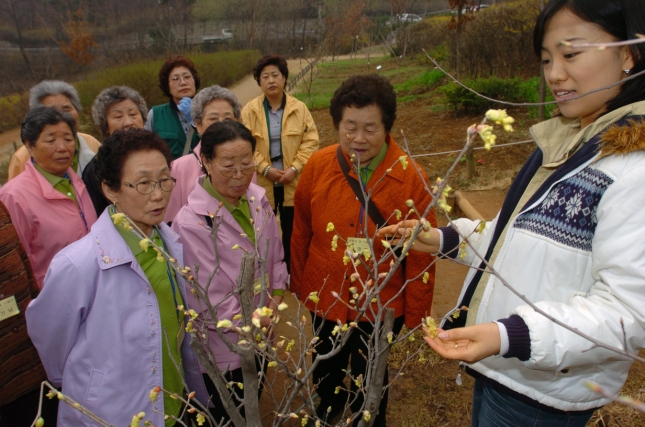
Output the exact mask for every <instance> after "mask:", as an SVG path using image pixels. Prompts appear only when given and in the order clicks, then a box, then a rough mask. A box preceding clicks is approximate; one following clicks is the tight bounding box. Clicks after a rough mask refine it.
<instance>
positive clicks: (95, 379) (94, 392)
mask: <svg viewBox="0 0 645 427" xmlns="http://www.w3.org/2000/svg"><path fill="white" fill-rule="evenodd" d="M104 375H105V372H104V371H99V370H98V369H92V370H91V371H90V380H89V382H88V384H87V390H86V391H85V398H84V399H83V403H82V405H83V406H84V407H85V408H87V409H89V410H90V411H92V412H94V413H96V409H97V408H98V407H99V402H100V400H99V399H100V394H101V387H102V386H103V376H104ZM78 415H79V419H81V418H84V417H85V415H83V414H81V413H80V412H79V413H78Z"/></svg>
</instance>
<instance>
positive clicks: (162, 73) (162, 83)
mask: <svg viewBox="0 0 645 427" xmlns="http://www.w3.org/2000/svg"><path fill="white" fill-rule="evenodd" d="M177 67H186V68H188V71H190V74H192V76H193V80H195V93H197V91H199V86H200V84H201V82H202V80H201V79H200V78H199V73H198V72H197V69H196V68H195V63H194V62H193V61H191V59H190V58H187V57H185V56H181V55H173V56H171V57H170V58H168V59H167V60H166V62H164V64H163V65H162V66H161V70H159V89H161V91H162V92H163V94H164V95H166V96H167V97H168V98H170V101H171V102H170V104H171V105H174V101H173V99H172V95H171V94H170V82H169V81H168V79H170V73H171V72H172V70H174V69H175V68H177Z"/></svg>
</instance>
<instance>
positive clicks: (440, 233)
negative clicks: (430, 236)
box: [432, 228, 443, 255]
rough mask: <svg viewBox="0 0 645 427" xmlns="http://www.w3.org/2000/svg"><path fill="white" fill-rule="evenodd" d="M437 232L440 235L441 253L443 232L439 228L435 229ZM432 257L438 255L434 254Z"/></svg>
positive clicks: (440, 249)
mask: <svg viewBox="0 0 645 427" xmlns="http://www.w3.org/2000/svg"><path fill="white" fill-rule="evenodd" d="M435 230H437V232H438V233H439V252H441V251H442V250H443V231H441V229H439V228H435ZM437 253H438V252H437ZM432 255H436V254H432Z"/></svg>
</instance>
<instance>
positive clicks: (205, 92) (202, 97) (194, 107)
mask: <svg viewBox="0 0 645 427" xmlns="http://www.w3.org/2000/svg"><path fill="white" fill-rule="evenodd" d="M216 99H223V100H224V101H226V102H228V103H229V104H231V107H232V108H233V115H234V116H235V120H238V121H239V120H240V117H241V115H242V106H241V105H240V102H239V101H238V100H237V96H235V94H234V93H233V92H231V91H230V90H228V89H226V88H223V87H221V86H218V85H215V86H209V87H206V88H204V89H202V90H200V91H199V93H198V94H197V95H195V97H194V98H193V103H192V104H191V106H190V115H191V116H192V117H193V120H194V121H195V123H198V124H201V123H202V117H203V116H204V108H206V106H207V105H208V104H210V103H211V102H212V101H214V100H216Z"/></svg>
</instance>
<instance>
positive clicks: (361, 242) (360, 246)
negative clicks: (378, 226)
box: [347, 237, 372, 255]
mask: <svg viewBox="0 0 645 427" xmlns="http://www.w3.org/2000/svg"><path fill="white" fill-rule="evenodd" d="M347 246H348V247H349V248H350V249H351V250H352V251H353V252H356V253H358V254H363V253H365V250H366V249H367V252H369V253H370V255H371V253H372V251H370V245H369V243H368V242H367V239H366V238H365V237H348V238H347Z"/></svg>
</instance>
